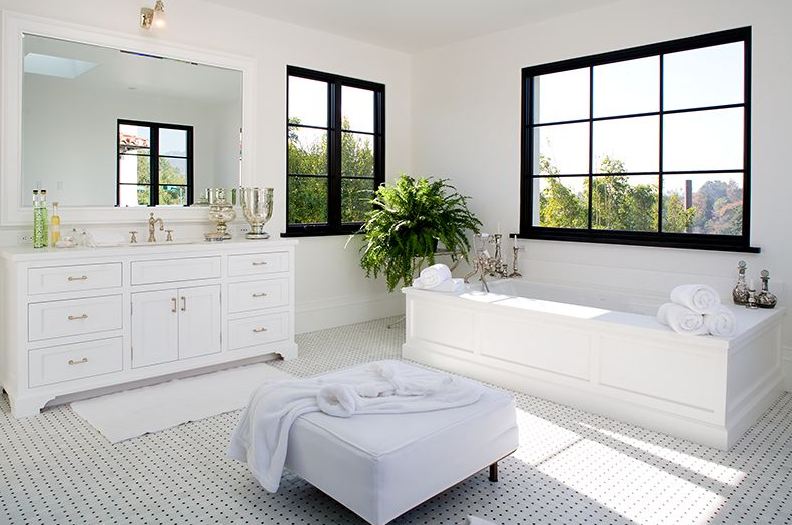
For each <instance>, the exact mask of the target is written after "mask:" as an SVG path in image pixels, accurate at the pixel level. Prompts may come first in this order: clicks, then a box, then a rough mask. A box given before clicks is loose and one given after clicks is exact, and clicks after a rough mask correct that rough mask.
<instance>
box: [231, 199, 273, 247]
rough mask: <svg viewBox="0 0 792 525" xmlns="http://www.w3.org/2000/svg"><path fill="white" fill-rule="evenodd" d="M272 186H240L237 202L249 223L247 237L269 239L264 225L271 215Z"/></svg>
mask: <svg viewBox="0 0 792 525" xmlns="http://www.w3.org/2000/svg"><path fill="white" fill-rule="evenodd" d="M272 193H273V190H272V188H240V189H239V196H240V199H239V203H240V206H241V207H242V213H243V214H244V215H245V219H246V220H247V221H248V223H249V224H250V231H249V232H248V233H246V234H245V237H247V238H248V239H269V236H270V235H269V233H267V232H265V231H264V225H265V224H267V221H269V220H270V218H271V217H272Z"/></svg>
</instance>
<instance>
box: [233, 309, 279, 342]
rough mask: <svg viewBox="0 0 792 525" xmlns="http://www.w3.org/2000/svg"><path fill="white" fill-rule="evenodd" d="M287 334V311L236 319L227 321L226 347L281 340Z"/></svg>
mask: <svg viewBox="0 0 792 525" xmlns="http://www.w3.org/2000/svg"><path fill="white" fill-rule="evenodd" d="M288 334H289V314H288V312H281V313H277V314H266V315H257V316H255V317H248V318H246V319H236V320H234V321H229V322H228V349H229V350H236V349H238V348H245V347H248V346H255V345H261V344H265V343H272V342H275V341H282V340H284V339H286V338H287V337H288Z"/></svg>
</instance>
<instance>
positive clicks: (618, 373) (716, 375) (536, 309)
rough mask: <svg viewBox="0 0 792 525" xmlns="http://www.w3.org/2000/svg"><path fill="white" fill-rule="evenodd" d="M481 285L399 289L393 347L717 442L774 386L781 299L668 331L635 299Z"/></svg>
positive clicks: (516, 284) (523, 285) (768, 397)
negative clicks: (403, 334)
mask: <svg viewBox="0 0 792 525" xmlns="http://www.w3.org/2000/svg"><path fill="white" fill-rule="evenodd" d="M490 290H491V292H492V293H484V292H479V291H466V292H463V293H461V294H444V293H436V292H428V291H423V290H416V289H414V288H406V289H404V293H405V294H406V296H407V339H406V343H405V344H404V347H403V356H404V357H405V358H407V359H412V360H415V361H418V362H421V363H425V364H427V365H431V366H436V367H438V368H442V369H446V370H450V371H453V372H457V373H460V374H463V375H466V376H470V377H474V378H477V379H480V380H483V381H488V382H491V383H494V384H498V385H501V386H504V387H507V388H511V389H514V390H518V391H522V392H526V393H528V394H531V395H536V396H539V397H544V398H546V399H549V400H552V401H556V402H560V403H565V404H569V405H572V406H576V407H579V408H582V409H584V410H589V411H591V412H595V413H599V414H603V415H606V416H610V417H614V418H617V419H622V420H624V421H627V422H630V423H634V424H637V425H641V426H644V427H646V428H650V429H653V430H658V431H660V432H665V433H667V434H671V435H673V436H678V437H682V438H685V439H689V440H691V441H694V442H697V443H702V444H704V445H708V446H712V447H716V448H720V449H728V448H729V447H730V446H731V445H732V444H734V443H735V442H736V441H737V439H739V437H740V436H741V435H742V434H743V433H744V432H745V431H746V430H747V429H748V428H749V427H750V426H751V425H752V424H753V423H754V422H755V421H756V420H757V419H758V418H759V416H761V415H762V414H763V413H764V412H765V410H767V408H768V407H769V406H770V405H771V403H772V402H773V401H774V400H775V399H776V398H777V397H778V396H779V395H780V394H781V392H782V391H783V387H782V373H781V321H782V318H783V316H784V310H783V309H782V308H777V309H775V310H747V309H745V308H741V307H736V306H734V307H733V308H734V312H735V314H736V315H737V318H738V323H739V333H738V335H737V336H735V337H733V338H730V339H726V338H720V337H710V336H691V335H680V334H677V333H675V332H673V331H671V330H670V329H669V328H667V327H665V326H662V325H661V324H660V323H659V322H658V321H657V320H656V319H655V317H654V315H647V314H648V313H649V312H648V311H647V309H648V308H649V305H648V301H646V300H641V299H639V298H635V299H634V300H625V298H624V297H617V296H615V295H612V294H608V293H604V292H599V291H595V290H582V289H579V288H577V289H575V288H565V287H560V286H552V285H547V284H541V283H532V282H529V281H524V280H521V279H517V280H504V281H498V282H494V283H490ZM631 312H642V313H631Z"/></svg>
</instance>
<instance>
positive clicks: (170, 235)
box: [165, 230, 173, 242]
mask: <svg viewBox="0 0 792 525" xmlns="http://www.w3.org/2000/svg"><path fill="white" fill-rule="evenodd" d="M165 233H167V234H168V235H167V236H166V237H165V242H171V241H173V230H165Z"/></svg>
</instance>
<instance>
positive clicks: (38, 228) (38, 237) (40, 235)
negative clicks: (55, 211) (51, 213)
mask: <svg viewBox="0 0 792 525" xmlns="http://www.w3.org/2000/svg"><path fill="white" fill-rule="evenodd" d="M47 222H48V221H47V190H34V191H33V247H34V248H46V247H47V246H48V245H49V235H48V234H47Z"/></svg>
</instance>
